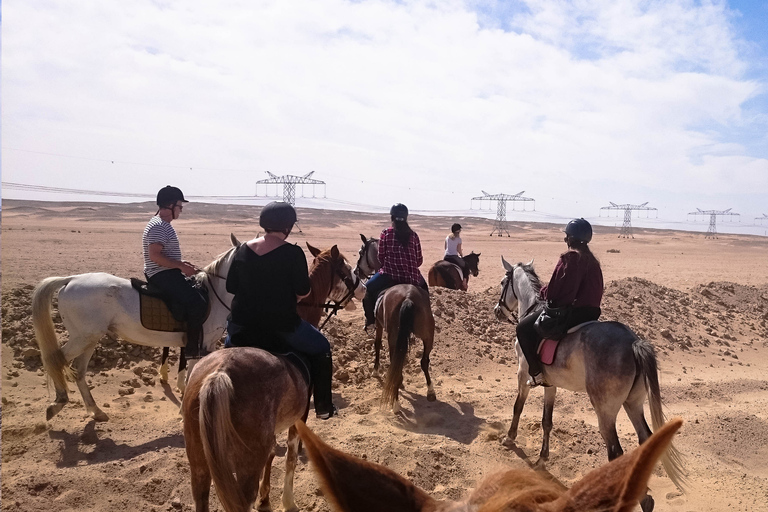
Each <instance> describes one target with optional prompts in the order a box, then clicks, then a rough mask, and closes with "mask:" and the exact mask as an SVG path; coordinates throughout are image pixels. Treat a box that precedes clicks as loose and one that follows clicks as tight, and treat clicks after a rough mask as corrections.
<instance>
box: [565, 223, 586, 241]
mask: <svg viewBox="0 0 768 512" xmlns="http://www.w3.org/2000/svg"><path fill="white" fill-rule="evenodd" d="M565 234H566V235H568V236H569V237H571V238H573V239H574V240H578V241H579V242H584V243H585V244H588V243H589V242H590V240H592V225H591V224H590V223H589V222H587V221H586V220H584V219H573V220H572V221H571V222H569V223H568V225H567V226H565Z"/></svg>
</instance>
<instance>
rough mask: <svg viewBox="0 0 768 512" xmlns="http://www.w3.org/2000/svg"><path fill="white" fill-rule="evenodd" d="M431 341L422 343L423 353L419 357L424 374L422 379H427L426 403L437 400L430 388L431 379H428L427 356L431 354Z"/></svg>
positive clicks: (431, 387)
mask: <svg viewBox="0 0 768 512" xmlns="http://www.w3.org/2000/svg"><path fill="white" fill-rule="evenodd" d="M432 343H433V341H432V339H429V340H425V341H424V353H423V354H422V355H421V371H422V372H424V377H426V379H427V401H428V402H434V401H435V400H437V395H435V388H434V387H433V386H432V379H431V378H430V377H429V354H430V352H432Z"/></svg>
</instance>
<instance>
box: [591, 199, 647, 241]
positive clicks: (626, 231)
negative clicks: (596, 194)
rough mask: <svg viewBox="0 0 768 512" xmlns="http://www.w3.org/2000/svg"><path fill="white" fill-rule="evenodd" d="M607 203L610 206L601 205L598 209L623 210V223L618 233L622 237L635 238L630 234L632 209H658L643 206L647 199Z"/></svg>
mask: <svg viewBox="0 0 768 512" xmlns="http://www.w3.org/2000/svg"><path fill="white" fill-rule="evenodd" d="M608 204H610V206H603V207H602V208H600V210H624V224H622V225H621V232H620V233H619V238H621V237H622V236H623V237H624V238H635V235H633V234H632V211H633V210H647V211H651V210H655V211H658V210H657V209H656V208H652V207H650V206H645V205H647V204H648V202H647V201H646V202H645V203H643V204H616V203H612V202H611V201H608ZM656 215H658V214H656Z"/></svg>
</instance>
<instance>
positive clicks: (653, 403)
mask: <svg viewBox="0 0 768 512" xmlns="http://www.w3.org/2000/svg"><path fill="white" fill-rule="evenodd" d="M632 349H633V351H634V353H635V362H636V363H637V364H638V367H639V368H640V372H641V375H642V377H643V379H644V381H645V390H646V392H647V393H648V405H649V406H650V409H651V423H652V424H653V430H654V431H656V430H658V429H659V428H661V427H662V425H664V423H666V421H667V419H666V417H665V415H664V410H663V409H662V401H661V389H660V387H659V372H658V365H657V364H656V351H655V350H654V348H653V345H651V343H650V342H648V341H647V340H637V341H635V342H634V343H633V344H632ZM661 464H662V465H663V466H664V469H665V470H666V472H667V475H668V476H669V478H670V480H672V483H674V484H675V485H676V486H677V487H678V489H680V490H681V491H682V490H684V489H685V487H686V471H685V468H683V457H682V455H681V454H680V452H679V451H678V449H677V448H676V447H675V446H674V445H673V444H672V443H670V444H669V446H668V447H667V449H666V450H665V451H664V454H663V455H662V456H661Z"/></svg>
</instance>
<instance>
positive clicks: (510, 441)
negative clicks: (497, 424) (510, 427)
mask: <svg viewBox="0 0 768 512" xmlns="http://www.w3.org/2000/svg"><path fill="white" fill-rule="evenodd" d="M501 446H503V447H505V448H514V447H515V446H517V444H516V443H515V439H514V438H513V437H509V436H504V439H502V440H501Z"/></svg>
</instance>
